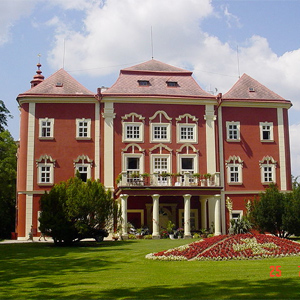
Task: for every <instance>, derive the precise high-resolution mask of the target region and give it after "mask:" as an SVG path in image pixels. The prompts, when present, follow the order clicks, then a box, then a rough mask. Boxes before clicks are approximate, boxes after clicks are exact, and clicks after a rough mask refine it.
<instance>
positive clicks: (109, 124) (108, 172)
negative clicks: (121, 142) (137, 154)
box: [102, 102, 116, 189]
mask: <svg viewBox="0 0 300 300" xmlns="http://www.w3.org/2000/svg"><path fill="white" fill-rule="evenodd" d="M115 115H116V114H115V113H114V103H111V102H109V103H108V102H106V103H105V104H104V113H102V116H103V118H104V149H103V157H104V176H103V177H104V186H105V187H106V188H111V189H113V188H114V118H115Z"/></svg>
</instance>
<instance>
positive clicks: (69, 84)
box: [19, 69, 95, 97]
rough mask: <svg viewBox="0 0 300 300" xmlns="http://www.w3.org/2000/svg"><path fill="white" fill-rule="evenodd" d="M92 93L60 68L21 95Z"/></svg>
mask: <svg viewBox="0 0 300 300" xmlns="http://www.w3.org/2000/svg"><path fill="white" fill-rule="evenodd" d="M94 94H95V93H92V92H91V91H89V90H88V89H87V88H85V87H84V86H83V85H82V84H80V83H79V82H78V81H77V80H76V79H74V78H73V77H72V76H71V75H70V74H69V73H67V72H66V71H65V70H64V69H60V70H58V71H57V72H55V73H54V74H52V75H51V76H50V77H48V78H47V79H45V80H44V81H43V82H41V83H39V84H38V85H36V86H35V87H33V88H31V89H30V90H28V91H27V92H25V93H22V94H20V95H19V97H20V96H31V95H32V96H45V95H52V96H53V95H57V96H71V95H72V96H74V95H76V96H92V95H94Z"/></svg>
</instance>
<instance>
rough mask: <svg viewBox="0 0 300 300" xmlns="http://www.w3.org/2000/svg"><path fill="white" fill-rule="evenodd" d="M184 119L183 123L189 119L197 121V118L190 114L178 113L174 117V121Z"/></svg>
mask: <svg viewBox="0 0 300 300" xmlns="http://www.w3.org/2000/svg"><path fill="white" fill-rule="evenodd" d="M184 119H185V123H189V119H190V121H192V122H198V118H196V117H195V116H192V115H191V114H188V113H186V114H184V115H180V116H179V117H178V118H176V123H178V122H181V121H182V120H183V121H184Z"/></svg>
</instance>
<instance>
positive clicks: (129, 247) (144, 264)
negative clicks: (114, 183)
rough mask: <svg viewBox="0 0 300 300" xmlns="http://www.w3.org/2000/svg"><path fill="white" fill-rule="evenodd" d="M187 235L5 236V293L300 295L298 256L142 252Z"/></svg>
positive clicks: (0, 252)
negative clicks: (69, 242) (162, 256)
mask: <svg viewBox="0 0 300 300" xmlns="http://www.w3.org/2000/svg"><path fill="white" fill-rule="evenodd" d="M190 242H192V240H136V241H124V242H123V241H119V242H103V243H99V244H97V243H82V245H81V246H80V247H54V246H53V245H52V244H47V243H28V244H1V243H0V299H201V298H202V299H203V298H205V299H208V298H214V299H215V298H219V299H220V298H223V299H229V298H234V299H287V298H289V299H291V298H297V299H299V298H300V292H299V286H300V277H299V271H300V268H299V267H298V266H299V265H300V260H299V256H298V257H285V258H280V259H265V260H254V261H251V260H246V261H153V260H147V259H145V255H146V254H148V253H150V252H158V251H161V250H165V249H169V248H173V247H176V246H179V245H183V244H187V243H190ZM270 266H281V268H280V270H281V276H280V277H276V276H275V277H273V278H272V277H270V271H271V269H270ZM273 274H274V275H275V274H276V272H274V273H273Z"/></svg>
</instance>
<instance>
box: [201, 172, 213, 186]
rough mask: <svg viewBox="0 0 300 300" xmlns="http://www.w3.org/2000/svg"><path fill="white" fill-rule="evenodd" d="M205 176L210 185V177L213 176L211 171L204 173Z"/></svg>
mask: <svg viewBox="0 0 300 300" xmlns="http://www.w3.org/2000/svg"><path fill="white" fill-rule="evenodd" d="M203 177H204V178H205V179H206V181H207V186H210V178H211V174H210V173H206V174H204V175H203Z"/></svg>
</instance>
